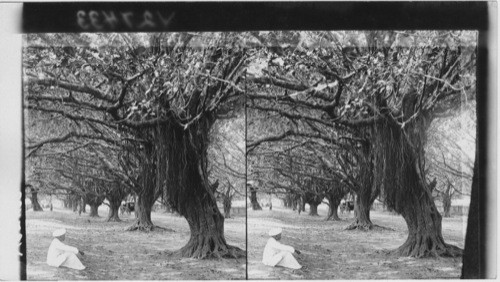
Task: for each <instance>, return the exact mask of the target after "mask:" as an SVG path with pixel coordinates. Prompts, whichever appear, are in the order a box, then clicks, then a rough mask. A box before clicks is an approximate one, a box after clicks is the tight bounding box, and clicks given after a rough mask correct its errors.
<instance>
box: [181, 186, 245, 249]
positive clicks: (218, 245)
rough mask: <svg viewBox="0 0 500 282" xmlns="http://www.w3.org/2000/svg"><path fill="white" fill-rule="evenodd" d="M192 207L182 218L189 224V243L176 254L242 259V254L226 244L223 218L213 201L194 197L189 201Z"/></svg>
mask: <svg viewBox="0 0 500 282" xmlns="http://www.w3.org/2000/svg"><path fill="white" fill-rule="evenodd" d="M190 202H191V204H190V206H191V207H192V208H191V209H188V210H186V211H185V213H184V216H185V217H186V219H187V221H188V223H189V229H190V230H191V237H190V238H189V242H188V243H187V244H186V245H185V246H184V247H182V248H181V249H180V250H179V251H178V252H179V254H180V255H181V256H183V257H191V258H210V257H217V258H221V257H242V256H244V252H243V251H242V250H241V249H239V248H237V247H233V246H230V245H228V244H227V243H226V239H225V238H224V217H223V216H222V214H221V213H220V212H219V209H218V208H217V204H216V202H215V201H213V200H209V198H208V199H206V200H201V197H199V196H194V198H193V199H192V200H190Z"/></svg>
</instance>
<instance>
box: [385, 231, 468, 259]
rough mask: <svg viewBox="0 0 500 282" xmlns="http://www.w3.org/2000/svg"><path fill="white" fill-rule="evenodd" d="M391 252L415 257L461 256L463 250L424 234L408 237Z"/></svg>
mask: <svg viewBox="0 0 500 282" xmlns="http://www.w3.org/2000/svg"><path fill="white" fill-rule="evenodd" d="M390 253H391V254H393V255H396V256H406V257H415V258H426V257H460V256H462V254H463V250H462V249H460V248H459V247H457V246H454V245H450V244H446V243H444V242H443V241H442V240H440V239H439V238H436V237H435V236H432V237H431V236H425V235H422V236H418V237H417V238H408V239H407V240H406V242H405V243H404V244H403V245H402V246H401V247H399V248H397V249H396V250H394V251H391V252H390Z"/></svg>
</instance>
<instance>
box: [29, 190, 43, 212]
mask: <svg viewBox="0 0 500 282" xmlns="http://www.w3.org/2000/svg"><path fill="white" fill-rule="evenodd" d="M31 206H32V207H33V211H43V209H42V206H41V205H40V202H38V191H37V190H36V189H34V188H31Z"/></svg>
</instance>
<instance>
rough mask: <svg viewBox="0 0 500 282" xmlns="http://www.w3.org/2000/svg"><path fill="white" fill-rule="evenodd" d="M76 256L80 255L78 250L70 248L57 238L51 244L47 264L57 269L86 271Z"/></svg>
mask: <svg viewBox="0 0 500 282" xmlns="http://www.w3.org/2000/svg"><path fill="white" fill-rule="evenodd" d="M76 254H78V249H77V248H75V247H71V246H68V245H66V244H64V243H63V242H61V241H59V239H57V238H55V239H54V240H53V241H52V243H51V244H50V247H49V252H48V253H47V264H48V265H50V266H55V267H60V266H65V267H68V268H73V269H78V270H82V269H85V266H84V265H83V264H82V263H81V262H80V260H79V259H78V257H77V256H76Z"/></svg>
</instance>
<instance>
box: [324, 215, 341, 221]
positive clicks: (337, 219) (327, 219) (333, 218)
mask: <svg viewBox="0 0 500 282" xmlns="http://www.w3.org/2000/svg"><path fill="white" fill-rule="evenodd" d="M325 221H342V219H341V218H340V217H337V218H335V217H332V216H330V217H327V218H325Z"/></svg>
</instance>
